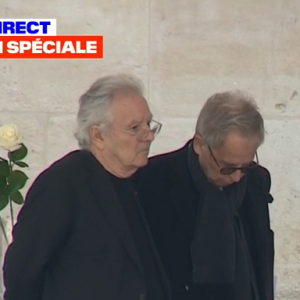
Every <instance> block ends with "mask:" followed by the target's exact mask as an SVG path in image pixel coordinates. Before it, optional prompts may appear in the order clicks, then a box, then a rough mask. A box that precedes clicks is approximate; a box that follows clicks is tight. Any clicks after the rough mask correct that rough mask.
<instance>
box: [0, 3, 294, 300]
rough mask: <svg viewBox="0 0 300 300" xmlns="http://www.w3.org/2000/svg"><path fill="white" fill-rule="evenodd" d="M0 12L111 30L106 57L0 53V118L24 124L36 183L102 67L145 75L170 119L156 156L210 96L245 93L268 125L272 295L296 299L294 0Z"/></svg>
mask: <svg viewBox="0 0 300 300" xmlns="http://www.w3.org/2000/svg"><path fill="white" fill-rule="evenodd" d="M0 14H1V18H56V19H57V29H58V30H57V31H58V34H61V35H67V34H72V35H73V34H90V35H92V34H99V35H104V59H103V60H0V124H3V123H17V124H18V125H19V126H20V128H21V129H22V133H23V134H24V138H25V140H26V144H27V145H28V148H29V155H28V162H29V164H30V169H29V170H28V172H29V173H30V182H29V185H30V184H31V182H32V180H34V178H35V176H37V174H38V173H39V172H40V171H41V170H42V169H44V168H45V167H47V166H48V165H49V164H51V163H52V162H53V161H54V160H56V159H58V158H59V157H60V156H62V155H64V154H66V153H67V152H68V151H71V150H73V149H75V148H76V141H75V140H74V138H73V132H74V125H75V116H76V110H77V104H78V98H79V96H80V95H81V94H82V93H83V92H85V90H86V89H87V88H88V87H89V85H90V84H92V82H93V81H94V80H95V79H96V78H97V77H99V76H101V75H103V74H106V73H111V72H115V71H131V72H134V73H135V74H137V75H138V76H140V77H141V79H142V80H143V81H144V83H145V86H146V95H147V98H148V99H149V100H151V102H152V103H153V106H152V107H153V110H154V111H155V114H154V115H155V117H156V118H157V119H158V120H159V121H161V122H163V129H162V132H161V134H160V135H159V136H158V137H157V139H156V141H155V142H154V143H153V145H152V148H151V155H154V154H158V153H162V152H165V151H170V150H173V149H176V148H178V147H181V146H182V145H183V144H184V143H185V142H186V141H187V139H189V138H190V137H191V136H192V134H193V130H194V126H195V121H196V118H197V115H198V113H199V110H200V108H201V106H202V104H203V103H204V101H205V100H206V99H207V98H208V97H209V96H210V95H211V94H213V93H215V92H218V91H223V90H228V89H236V88H238V89H246V90H248V91H250V92H251V93H252V94H253V95H254V96H255V98H256V99H257V101H258V103H259V105H260V107H261V111H262V113H263V115H264V116H265V117H266V126H267V131H268V135H267V138H266V142H265V144H264V145H263V146H262V148H261V149H260V150H259V158H260V161H261V163H262V164H263V165H265V166H266V167H268V169H269V170H270V171H271V174H272V194H273V196H274V203H273V204H272V205H270V211H271V218H272V225H273V228H274V230H275V241H276V274H277V275H278V288H277V296H278V297H277V299H282V300H294V299H300V290H299V284H300V279H299V278H300V273H299V272H300V201H299V198H300V184H299V180H300V171H299V169H300V168H299V167H300V154H299V148H300V147H299V146H300V145H299V144H300V138H299V130H300V51H299V49H300V40H299V32H300V2H299V0H264V1H259V0H251V1H250V0H241V1H234V0H201V1H198V0H191V1H183V0H173V1H167V0H147V1H146V0H114V1H104V0H99V1H95V0H72V1H71V0H66V1H58V0H53V1H48V2H47V5H46V4H45V3H44V2H41V1H37V0H29V1H21V0H12V1H8V0H2V1H0ZM27 189H28V187H26V189H25V191H26V190H27ZM2 213H6V211H5V212H2Z"/></svg>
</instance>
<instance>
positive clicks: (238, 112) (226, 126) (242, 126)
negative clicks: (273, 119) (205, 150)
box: [196, 90, 265, 149]
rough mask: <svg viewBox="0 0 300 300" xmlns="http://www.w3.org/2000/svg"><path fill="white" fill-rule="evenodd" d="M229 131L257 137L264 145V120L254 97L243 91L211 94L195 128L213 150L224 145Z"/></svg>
mask: <svg viewBox="0 0 300 300" xmlns="http://www.w3.org/2000/svg"><path fill="white" fill-rule="evenodd" d="M230 132H237V133H240V134H242V135H243V136H247V137H257V138H258V141H259V145H261V144H262V143H263V142H264V138H265V129H264V120H263V118H262V116H261V114H260V113H259V111H258V107H257V104H256V102H255V100H254V99H253V97H252V96H251V95H250V94H249V93H247V92H245V91H241V90H234V91H226V92H223V93H216V94H214V95H212V96H211V97H210V98H208V100H207V101H206V103H205V104H204V106H203V108H202V110H201V112H200V114H199V117H198V120H197V125H196V133H197V134H199V135H200V136H202V138H203V140H204V142H205V143H206V144H207V145H209V146H210V147H211V148H215V149H217V148H219V147H221V146H222V144H223V142H224V140H225V138H226V137H227V135H228V134H229V133H230Z"/></svg>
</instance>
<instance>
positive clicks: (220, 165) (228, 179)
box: [194, 133, 258, 187]
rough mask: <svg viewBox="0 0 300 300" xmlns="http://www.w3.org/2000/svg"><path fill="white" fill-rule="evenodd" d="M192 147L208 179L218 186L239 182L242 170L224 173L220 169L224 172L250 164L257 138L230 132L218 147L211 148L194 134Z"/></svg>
mask: <svg viewBox="0 0 300 300" xmlns="http://www.w3.org/2000/svg"><path fill="white" fill-rule="evenodd" d="M194 148H195V151H196V153H197V154H198V155H199V162H200V164H201V166H202V168H203V170H204V172H205V173H206V176H207V177H208V179H209V180H210V181H211V182H212V183H214V184H215V185H216V186H218V187H225V186H229V185H231V184H233V183H237V182H239V181H240V180H241V179H242V178H243V176H244V173H243V171H242V170H236V171H235V172H232V173H231V174H225V175H224V174H221V172H222V171H221V170H222V169H223V173H224V171H225V172H226V171H230V170H231V171H232V170H234V168H246V167H248V166H250V165H251V164H252V163H253V160H254V157H255V153H256V151H257V148H258V140H257V138H247V137H243V136H242V135H240V134H237V133H231V134H229V135H228V136H227V138H226V139H225V141H224V143H223V145H222V146H221V147H220V148H218V149H212V148H209V147H208V145H206V144H205V143H203V141H202V139H201V137H199V136H197V135H196V137H195V142H194ZM227 173H228V172H227Z"/></svg>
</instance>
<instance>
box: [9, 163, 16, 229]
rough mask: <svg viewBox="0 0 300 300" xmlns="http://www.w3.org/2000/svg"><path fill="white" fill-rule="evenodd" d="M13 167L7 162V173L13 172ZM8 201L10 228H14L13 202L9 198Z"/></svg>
mask: <svg viewBox="0 0 300 300" xmlns="http://www.w3.org/2000/svg"><path fill="white" fill-rule="evenodd" d="M13 166H14V163H13V162H12V161H11V160H9V173H11V172H12V171H13ZM8 200H9V208H10V220H11V226H12V227H11V228H13V227H14V223H15V222H14V210H13V202H12V200H11V199H10V197H8Z"/></svg>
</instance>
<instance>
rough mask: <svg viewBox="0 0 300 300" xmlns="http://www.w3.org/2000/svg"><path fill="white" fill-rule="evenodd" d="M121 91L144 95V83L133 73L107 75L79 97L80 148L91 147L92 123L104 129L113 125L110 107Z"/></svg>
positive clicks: (78, 125)
mask: <svg viewBox="0 0 300 300" xmlns="http://www.w3.org/2000/svg"><path fill="white" fill-rule="evenodd" d="M119 92H132V93H134V94H137V95H140V96H143V94H144V85H143V83H142V81H141V80H140V79H139V78H137V77H135V76H134V75H132V74H117V75H107V76H104V77H101V78H99V79H97V80H96V81H95V82H94V83H93V84H92V86H91V87H90V88H89V89H88V90H87V92H85V93H84V94H83V95H82V96H81V97H80V98H79V110H78V113H77V130H76V132H75V138H76V139H77V141H78V145H79V147H80V148H82V149H89V147H90V138H89V129H90V127H91V126H92V125H97V126H99V128H100V130H103V131H104V130H108V129H109V127H110V126H111V125H112V122H113V117H112V115H111V111H110V108H111V104H112V101H113V100H114V96H115V94H116V93H119Z"/></svg>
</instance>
